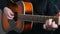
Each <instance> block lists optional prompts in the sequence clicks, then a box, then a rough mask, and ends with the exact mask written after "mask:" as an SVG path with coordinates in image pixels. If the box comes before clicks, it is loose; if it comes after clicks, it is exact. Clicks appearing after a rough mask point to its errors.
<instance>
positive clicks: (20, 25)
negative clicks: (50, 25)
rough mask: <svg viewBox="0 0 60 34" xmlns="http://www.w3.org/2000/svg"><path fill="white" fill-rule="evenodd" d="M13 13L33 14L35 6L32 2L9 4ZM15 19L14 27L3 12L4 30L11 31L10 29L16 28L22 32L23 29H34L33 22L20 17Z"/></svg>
mask: <svg viewBox="0 0 60 34" xmlns="http://www.w3.org/2000/svg"><path fill="white" fill-rule="evenodd" d="M8 7H9V8H10V9H11V10H12V12H13V13H17V14H18V15H19V14H24V15H26V14H31V15H33V6H32V4H31V3H30V2H23V1H22V2H17V5H13V4H9V6H8ZM14 21H15V24H16V25H15V27H14V29H12V26H11V25H10V23H9V20H8V19H7V17H6V15H5V14H4V13H3V16H2V27H3V30H4V31H6V32H9V31H10V30H15V31H16V32H19V33H20V32H22V31H24V32H25V31H29V30H31V29H32V25H33V22H28V21H22V20H20V19H17V20H14Z"/></svg>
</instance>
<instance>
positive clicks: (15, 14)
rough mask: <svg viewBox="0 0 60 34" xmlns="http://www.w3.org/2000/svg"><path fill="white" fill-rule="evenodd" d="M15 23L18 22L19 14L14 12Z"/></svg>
mask: <svg viewBox="0 0 60 34" xmlns="http://www.w3.org/2000/svg"><path fill="white" fill-rule="evenodd" d="M13 19H14V21H17V12H14V18H13Z"/></svg>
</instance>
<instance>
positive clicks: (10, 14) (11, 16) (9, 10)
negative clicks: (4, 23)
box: [3, 7, 14, 19]
mask: <svg viewBox="0 0 60 34" xmlns="http://www.w3.org/2000/svg"><path fill="white" fill-rule="evenodd" d="M3 11H4V13H5V14H6V16H7V18H8V19H13V18H14V13H13V12H12V11H11V9H9V8H8V7H5V8H4V9H3Z"/></svg>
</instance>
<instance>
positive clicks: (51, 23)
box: [43, 19, 58, 30]
mask: <svg viewBox="0 0 60 34" xmlns="http://www.w3.org/2000/svg"><path fill="white" fill-rule="evenodd" d="M43 28H44V29H47V30H55V29H57V28H58V25H57V24H56V23H55V21H53V19H48V20H46V23H45V24H44V25H43Z"/></svg>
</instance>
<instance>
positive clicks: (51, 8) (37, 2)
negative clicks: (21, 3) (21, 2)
mask: <svg viewBox="0 0 60 34" xmlns="http://www.w3.org/2000/svg"><path fill="white" fill-rule="evenodd" d="M26 1H28V2H31V3H32V4H33V8H34V14H35V15H45V16H47V15H48V16H55V15H56V14H57V13H58V12H59V11H58V9H59V10H60V0H26ZM56 7H57V8H58V9H57V8H56ZM59 30H60V29H57V30H56V31H47V30H44V29H43V24H42V23H34V24H33V28H32V33H33V34H51V33H52V34H59V32H60V31H59Z"/></svg>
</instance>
